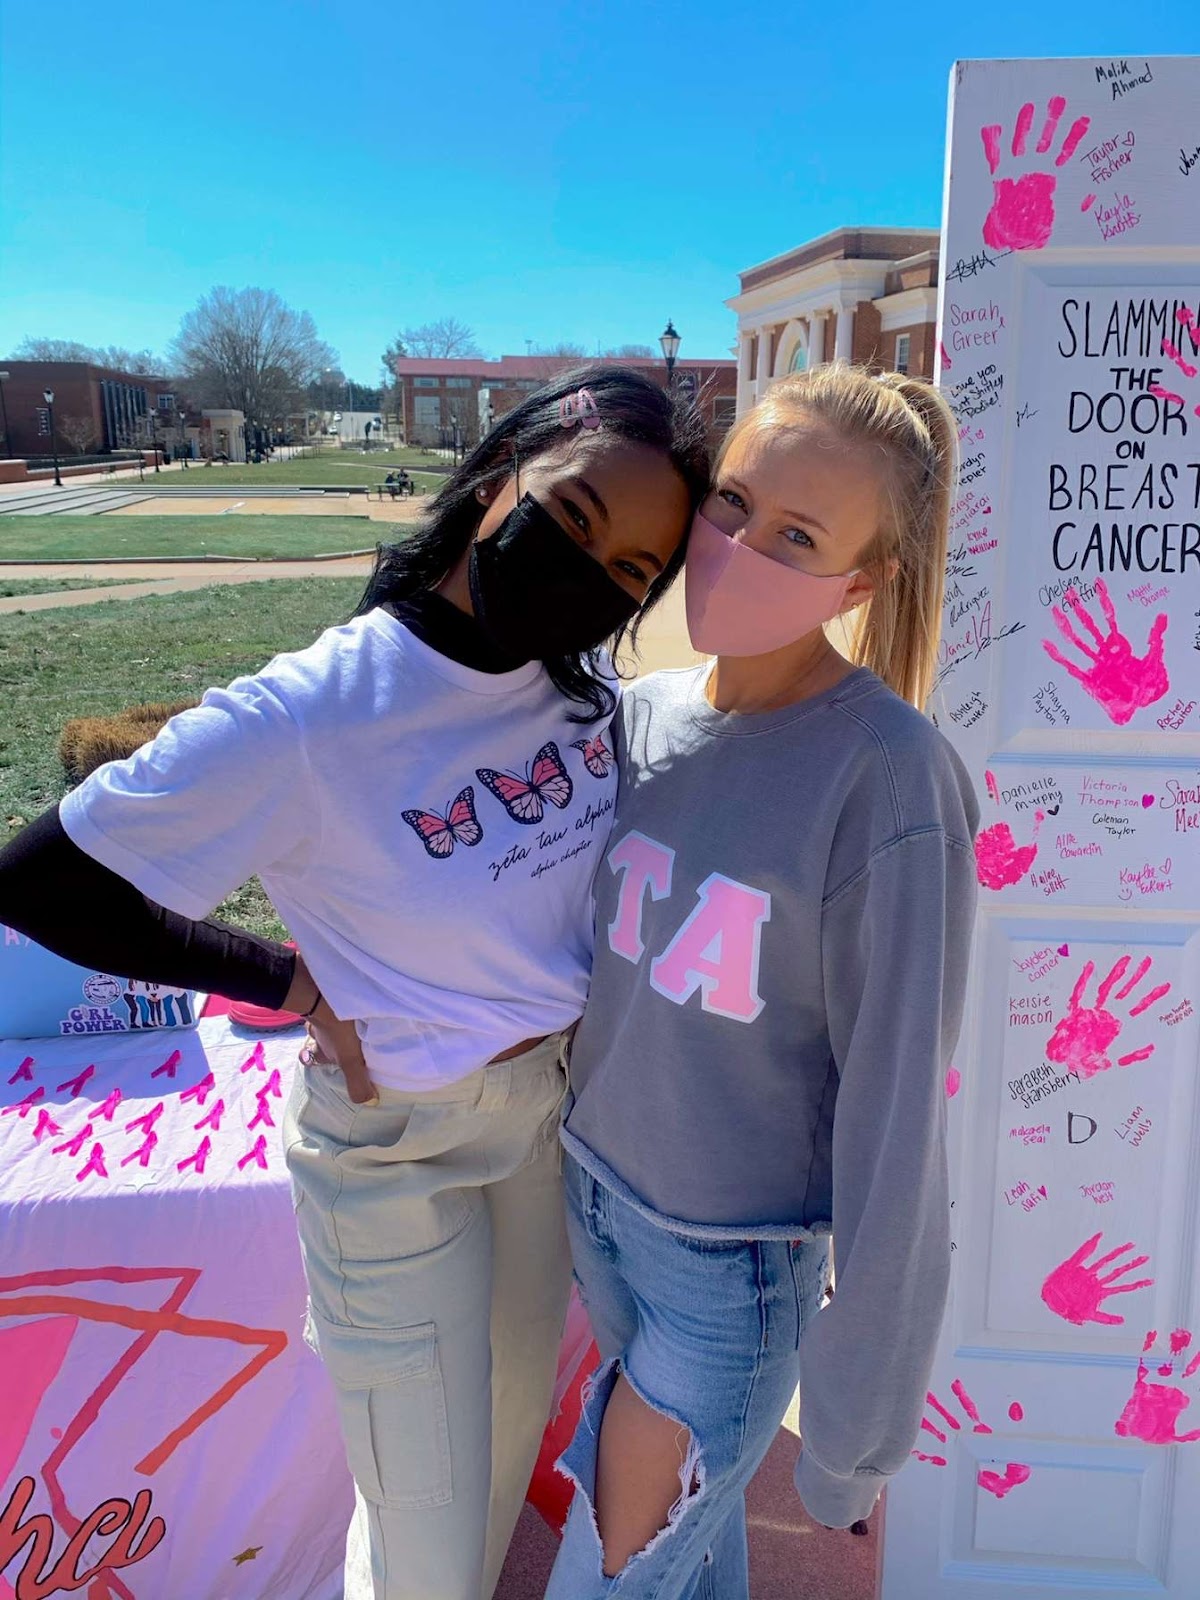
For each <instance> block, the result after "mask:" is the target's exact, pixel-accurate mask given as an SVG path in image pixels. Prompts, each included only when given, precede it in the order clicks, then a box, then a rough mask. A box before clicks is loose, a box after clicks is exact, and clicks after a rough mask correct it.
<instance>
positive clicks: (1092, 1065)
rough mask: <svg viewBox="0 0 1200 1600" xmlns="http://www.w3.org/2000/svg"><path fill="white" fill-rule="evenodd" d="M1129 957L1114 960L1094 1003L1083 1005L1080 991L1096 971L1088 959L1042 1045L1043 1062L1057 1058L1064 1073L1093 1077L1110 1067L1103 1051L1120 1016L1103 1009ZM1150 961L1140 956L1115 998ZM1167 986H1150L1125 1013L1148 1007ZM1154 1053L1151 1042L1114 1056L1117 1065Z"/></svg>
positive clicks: (1120, 996) (1138, 1013) (1136, 1014)
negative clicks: (1064, 1007) (1044, 1053)
mask: <svg viewBox="0 0 1200 1600" xmlns="http://www.w3.org/2000/svg"><path fill="white" fill-rule="evenodd" d="M1132 960H1133V957H1132V956H1122V957H1121V959H1120V960H1119V961H1117V962H1116V963H1115V964H1114V966H1113V969H1112V971H1111V972H1110V973H1109V974H1108V977H1107V978H1105V979H1104V981H1103V982H1102V983H1101V985H1100V989H1099V991H1098V993H1097V995H1096V1004H1095V1005H1094V1006H1085V1005H1084V1004H1083V995H1084V990H1085V989H1086V988H1087V986H1088V984H1089V983H1090V982H1091V980H1092V975H1093V973H1094V972H1095V970H1096V963H1095V962H1094V961H1089V962H1088V963H1087V965H1086V966H1085V967H1084V969H1083V971H1082V972H1081V973H1080V974H1079V979H1078V981H1077V982H1076V984H1075V987H1074V989H1072V991H1071V998H1070V1000H1069V1001H1068V1002H1067V1014H1066V1016H1065V1017H1063V1018H1062V1019H1061V1021H1060V1022H1059V1023H1058V1025H1057V1026H1056V1028H1055V1029H1054V1032H1053V1033H1052V1034H1051V1035H1050V1038H1049V1041H1048V1042H1047V1044H1046V1059H1047V1061H1057V1062H1059V1063H1060V1064H1061V1065H1063V1066H1065V1067H1066V1068H1067V1070H1068V1072H1074V1073H1076V1074H1078V1076H1079V1077H1080V1078H1081V1079H1082V1078H1094V1077H1095V1075H1096V1074H1097V1073H1098V1072H1107V1071H1108V1069H1109V1068H1110V1067H1111V1066H1112V1064H1113V1063H1112V1059H1111V1057H1110V1056H1108V1055H1106V1054H1105V1051H1106V1050H1107V1049H1108V1047H1109V1045H1110V1044H1112V1042H1113V1040H1114V1039H1116V1037H1117V1035H1118V1034H1119V1033H1120V1032H1121V1029H1122V1028H1123V1027H1124V1026H1125V1024H1124V1023H1123V1022H1122V1021H1121V1019H1120V1017H1118V1016H1116V1015H1115V1014H1114V1013H1113V1012H1111V1011H1109V1010H1107V1009H1106V1006H1107V1002H1108V997H1109V995H1110V994H1112V991H1113V989H1114V988H1115V987H1116V985H1117V984H1118V983H1120V982H1121V979H1122V978H1123V977H1124V976H1125V973H1126V971H1127V970H1128V968H1129V963H1130V962H1131V961H1132ZM1152 964H1153V962H1152V960H1151V957H1150V956H1144V957H1143V959H1142V960H1141V961H1140V962H1139V963H1138V966H1137V967H1136V968H1135V970H1134V974H1133V976H1132V978H1130V979H1129V981H1128V983H1125V984H1122V986H1121V988H1119V989H1117V992H1116V995H1115V997H1114V998H1115V999H1117V1000H1125V999H1127V998H1128V997H1129V996H1130V994H1132V992H1133V990H1134V989H1136V988H1137V986H1138V984H1139V983H1141V981H1142V979H1143V978H1144V977H1145V976H1146V974H1147V973H1148V972H1149V970H1150V968H1151V966H1152ZM1170 989H1171V985H1170V984H1169V983H1160V984H1159V985H1158V987H1157V988H1155V989H1151V990H1150V992H1149V994H1147V995H1144V996H1143V998H1142V999H1141V1000H1139V1001H1138V1002H1137V1004H1136V1005H1133V1006H1130V1008H1129V1015H1130V1016H1131V1017H1140V1016H1141V1014H1142V1012H1143V1011H1145V1010H1146V1009H1147V1008H1148V1007H1150V1006H1152V1005H1153V1004H1154V1003H1155V1001H1156V1000H1161V999H1162V997H1163V996H1164V995H1165V994H1169V993H1170ZM1153 1054H1154V1046H1153V1045H1152V1044H1147V1045H1143V1046H1142V1048H1141V1049H1140V1050H1131V1051H1130V1052H1129V1054H1128V1055H1123V1056H1118V1057H1117V1066H1119V1067H1128V1066H1132V1064H1133V1063H1134V1062H1135V1061H1146V1060H1148V1058H1149V1057H1150V1056H1152V1055H1153Z"/></svg>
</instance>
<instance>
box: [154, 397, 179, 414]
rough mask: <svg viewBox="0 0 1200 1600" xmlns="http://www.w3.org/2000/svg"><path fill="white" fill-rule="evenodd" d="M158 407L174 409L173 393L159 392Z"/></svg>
mask: <svg viewBox="0 0 1200 1600" xmlns="http://www.w3.org/2000/svg"><path fill="white" fill-rule="evenodd" d="M158 409H159V410H160V411H174V409H175V396H174V395H173V394H160V395H159V397H158Z"/></svg>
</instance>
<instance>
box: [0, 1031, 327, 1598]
mask: <svg viewBox="0 0 1200 1600" xmlns="http://www.w3.org/2000/svg"><path fill="white" fill-rule="evenodd" d="M298 1042H299V1034H297V1033H293V1034H290V1035H284V1036H282V1037H273V1038H270V1039H267V1040H266V1041H265V1042H264V1043H262V1044H261V1045H259V1044H258V1042H257V1041H255V1040H253V1039H249V1038H247V1037H245V1036H243V1037H238V1036H237V1035H236V1034H235V1032H234V1030H233V1029H232V1028H231V1026H230V1024H229V1021H228V1019H227V1018H225V1017H213V1018H209V1019H206V1020H205V1021H203V1022H202V1023H201V1025H200V1027H199V1029H198V1030H197V1031H195V1032H189V1033H186V1034H181V1033H176V1034H174V1035H172V1037H171V1038H170V1039H165V1038H163V1037H162V1036H157V1037H153V1036H152V1037H150V1038H148V1039H146V1040H145V1041H143V1040H140V1039H138V1038H137V1037H136V1036H131V1035H115V1036H103V1037H93V1038H80V1039H48V1040H24V1041H20V1042H16V1043H0V1234H2V1236H3V1238H4V1241H5V1248H4V1256H3V1271H2V1275H0V1600H14V1597H15V1600H35V1597H36V1600H42V1597H43V1596H45V1597H52V1596H55V1595H58V1594H66V1593H68V1592H73V1591H77V1590H80V1589H83V1588H85V1587H86V1592H87V1593H88V1594H89V1595H90V1596H92V1597H94V1600H166V1597H169V1596H179V1597H180V1600H182V1597H184V1596H186V1597H187V1600H333V1597H335V1596H337V1595H339V1594H340V1592H341V1564H342V1551H343V1544H344V1538H345V1529H346V1525H347V1522H348V1520H349V1516H350V1508H351V1489H350V1481H349V1476H348V1473H347V1470H346V1465H345V1457H344V1455H343V1452H342V1446H341V1440H340V1437H339V1434H338V1428H337V1423H336V1418H335V1412H334V1406H333V1401H332V1397H331V1394H330V1390H329V1386H328V1383H327V1381H326V1378H325V1375H324V1373H323V1371H322V1369H321V1367H320V1365H319V1363H318V1362H317V1360H316V1359H315V1357H313V1356H312V1354H311V1353H310V1352H309V1350H308V1349H307V1347H306V1346H305V1345H304V1343H303V1340H302V1338H301V1328H302V1325H303V1317H304V1280H303V1275H302V1272H301V1267H300V1257H299V1249H298V1246H297V1243H296V1233H295V1227H294V1224H293V1219H292V1206H291V1198H290V1194H289V1190H288V1185H287V1177H286V1173H285V1170H284V1162H283V1152H282V1149H281V1146H280V1132H279V1128H280V1124H281V1122H282V1107H283V1100H284V1097H285V1096H286V1094H287V1091H288V1086H289V1083H290V1080H291V1073H292V1071H293V1069H294V1064H295V1058H296V1050H297V1045H298Z"/></svg>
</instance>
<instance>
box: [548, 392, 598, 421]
mask: <svg viewBox="0 0 1200 1600" xmlns="http://www.w3.org/2000/svg"><path fill="white" fill-rule="evenodd" d="M558 420H559V423H560V424H561V426H562V427H564V428H576V427H578V428H587V429H589V430H591V429H593V428H598V427H599V426H600V407H599V406H598V405H597V404H596V397H595V395H594V394H593V393H592V391H591V390H590V389H580V390H579V391H578V393H577V394H565V395H563V397H562V399H561V400H560V401H559V402H558Z"/></svg>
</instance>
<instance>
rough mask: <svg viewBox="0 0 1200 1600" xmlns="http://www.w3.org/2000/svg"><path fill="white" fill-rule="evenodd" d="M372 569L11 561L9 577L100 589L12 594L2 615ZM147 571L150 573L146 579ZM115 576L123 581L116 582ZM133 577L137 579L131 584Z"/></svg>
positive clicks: (359, 564)
mask: <svg viewBox="0 0 1200 1600" xmlns="http://www.w3.org/2000/svg"><path fill="white" fill-rule="evenodd" d="M370 571H371V557H370V556H340V557H338V558H336V559H335V560H332V561H144V562H139V561H78V562H75V561H73V562H70V563H69V564H56V565H54V566H46V565H39V564H38V563H37V562H35V561H29V562H24V563H20V564H16V563H14V564H11V565H6V566H5V567H4V569H3V575H4V577H6V578H64V579H65V578H72V579H77V578H94V579H95V580H96V584H97V587H96V588H94V589H60V590H50V591H47V593H45V594H30V595H11V596H9V597H8V598H7V599H4V600H0V615H2V614H3V613H4V612H6V611H56V610H58V609H60V608H61V607H64V606H89V605H95V604H96V603H97V602H98V601H100V600H138V599H140V598H141V597H142V596H143V595H147V594H180V593H183V592H185V591H187V590H189V589H204V588H207V587H208V586H209V585H210V584H218V583H267V582H270V581H271V580H272V579H274V578H360V579H362V580H364V581H365V580H366V578H367V575H368V574H369V573H370ZM143 573H145V574H146V575H147V576H145V577H144V578H143V577H142V576H141V575H142V574H143ZM151 573H152V574H153V576H152V577H151V576H149V574H151ZM116 578H120V579H122V580H124V581H123V582H121V583H120V584H119V585H114V583H113V580H114V579H116ZM130 578H137V579H138V581H137V582H136V583H130V582H129V581H128V580H129V579H130ZM106 584H107V587H105V585H106Z"/></svg>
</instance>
